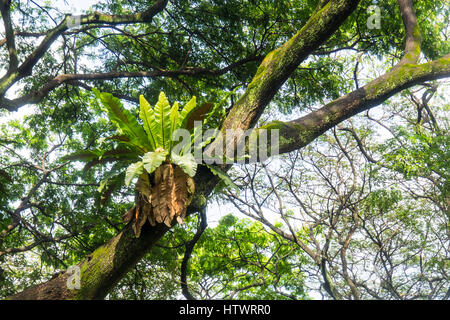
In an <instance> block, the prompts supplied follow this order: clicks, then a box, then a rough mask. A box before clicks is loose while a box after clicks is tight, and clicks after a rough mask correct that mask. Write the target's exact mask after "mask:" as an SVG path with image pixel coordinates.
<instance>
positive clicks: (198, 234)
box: [181, 207, 208, 300]
mask: <svg viewBox="0 0 450 320" xmlns="http://www.w3.org/2000/svg"><path fill="white" fill-rule="evenodd" d="M207 226H208V224H207V221H206V207H205V208H203V209H202V210H201V211H200V225H199V227H198V229H197V232H196V233H195V235H194V237H193V238H192V240H191V241H189V242H188V243H187V244H186V251H185V252H184V257H183V261H182V262H181V290H182V292H183V295H184V296H185V297H186V299H187V300H196V299H195V298H194V296H193V295H192V294H191V293H190V292H189V288H188V284H187V267H188V263H189V258H190V257H191V254H192V251H193V250H194V247H195V244H196V243H197V241H198V240H199V239H200V237H201V236H202V234H203V231H205V229H206V227H207Z"/></svg>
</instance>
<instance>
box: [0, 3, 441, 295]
mask: <svg viewBox="0 0 450 320" xmlns="http://www.w3.org/2000/svg"><path fill="white" fill-rule="evenodd" d="M371 4H372V2H371V1H357V0H338V1H322V0H321V1H276V2H273V1H244V2H243V1H227V2H222V1H159V0H158V1H155V2H154V3H150V4H149V3H147V1H106V2H100V3H98V4H96V5H95V6H94V7H93V8H92V10H89V11H87V12H86V13H85V14H83V15H81V16H79V17H77V18H76V19H75V18H74V17H71V16H69V15H66V14H65V13H64V12H61V10H60V9H59V7H58V6H56V5H49V4H44V3H40V2H37V1H10V0H2V1H1V2H0V9H1V10H0V11H1V15H2V22H3V27H4V28H3V29H2V30H1V31H3V32H2V35H3V36H4V38H3V39H1V40H0V54H1V55H2V59H1V60H0V63H1V64H0V67H1V68H2V71H3V73H2V75H1V78H0V112H1V115H2V117H4V119H6V120H5V121H2V125H1V129H0V148H1V153H0V183H1V185H0V208H1V212H2V215H1V217H0V229H1V230H3V231H2V233H1V235H0V237H1V240H0V241H1V243H0V261H1V262H2V264H1V269H0V271H1V272H0V279H1V282H0V290H1V292H2V296H4V297H7V296H10V295H13V294H16V293H17V295H14V296H12V298H30V299H67V298H75V299H77V298H81V299H90V298H104V297H105V296H106V295H107V294H108V293H109V294H110V297H112V298H170V297H175V296H177V295H179V294H180V291H181V292H182V293H184V294H185V296H186V297H188V298H200V297H204V298H210V297H232V298H244V297H249V298H258V297H268V298H272V297H273V298H281V297H284V298H294V299H300V298H305V297H307V296H308V295H310V296H311V295H312V296H314V294H315V293H314V292H316V293H321V294H324V295H325V296H326V297H328V298H335V299H340V298H349V299H360V298H394V299H403V298H444V297H448V294H449V293H448V292H447V291H446V289H447V288H446V287H445V283H446V281H447V282H448V275H447V271H446V269H448V205H449V201H448V172H447V171H448V167H449V166H448V151H447V150H448V148H445V146H446V145H447V144H446V143H447V142H448V138H447V137H448V134H447V133H448V123H447V122H446V121H447V120H446V119H445V114H444V112H445V111H448V105H445V103H446V101H445V99H443V100H442V99H441V100H439V99H437V98H436V96H438V95H439V92H445V91H444V89H445V88H446V87H445V83H444V84H443V83H442V82H441V81H436V80H438V79H441V78H446V77H448V76H449V74H450V67H449V66H450V64H449V59H450V57H449V50H448V49H449V43H448V41H447V37H448V29H447V21H448V14H449V13H448V9H447V8H446V6H445V3H444V2H440V1H414V2H413V1H410V0H398V1H397V2H394V1H380V2H379V3H378V5H379V7H380V10H381V13H382V20H381V24H380V27H381V28H380V29H369V28H368V27H367V24H366V22H367V19H368V17H369V15H370V13H368V11H367V7H368V6H369V5H371ZM238 86H242V88H243V89H242V90H240V91H238V97H236V98H234V97H232V98H231V102H230V103H229V105H228V106H227V107H226V108H225V110H224V112H225V113H226V118H225V120H224V121H223V123H222V125H221V127H220V130H223V131H224V130H226V129H231V128H233V129H237V128H239V129H244V130H245V129H248V128H253V127H257V128H258V127H259V128H265V129H279V130H280V138H281V139H280V151H281V153H282V154H284V155H283V156H282V157H281V158H280V159H275V160H273V162H272V166H271V164H270V163H264V164H261V165H247V166H242V167H241V166H239V167H237V166H233V168H231V169H230V168H229V167H224V168H222V169H225V170H229V172H230V173H231V174H232V176H233V177H235V180H236V181H235V183H236V184H237V185H238V186H239V187H240V189H241V192H240V193H239V194H238V193H237V192H235V191H232V190H228V189H226V188H225V189H223V188H222V189H216V190H215V191H216V193H215V195H216V197H219V198H220V197H221V198H222V201H224V200H223V199H225V200H226V201H227V203H234V204H236V207H237V208H238V210H240V211H242V213H244V214H246V215H249V216H251V217H252V218H254V219H256V220H258V221H259V222H258V223H257V224H255V223H254V222H248V221H246V220H244V221H237V220H235V219H236V218H233V217H227V218H224V219H223V220H222V221H221V222H220V223H219V224H218V225H217V226H216V227H214V228H211V229H206V230H205V231H202V230H203V229H204V227H205V219H202V218H201V217H202V214H198V215H194V213H197V212H203V213H204V211H205V206H206V204H211V201H212V199H213V196H212V192H213V191H214V189H215V188H216V187H217V184H218V183H219V181H220V180H219V178H218V177H217V176H216V175H214V174H213V173H211V171H210V170H209V169H208V168H207V167H205V166H200V167H199V169H198V171H197V174H196V176H195V178H194V180H195V183H196V186H197V188H196V194H195V195H194V201H193V202H192V204H191V206H190V207H189V208H188V215H191V219H192V220H191V221H190V222H189V221H188V223H187V225H186V226H185V227H180V226H173V227H172V228H169V227H167V226H165V225H164V224H159V225H157V226H155V227H151V226H150V225H147V224H146V225H145V226H144V227H143V229H142V233H141V236H140V237H139V238H136V237H135V235H134V232H133V230H132V227H131V224H127V225H125V226H124V225H123V224H122V220H121V216H122V214H123V213H124V212H125V211H126V210H127V209H129V208H130V207H132V206H133V203H134V190H133V189H132V188H127V187H125V186H122V187H121V188H120V189H118V190H115V191H114V192H112V190H111V194H110V198H109V201H107V202H106V203H105V204H104V206H102V205H101V195H100V193H99V192H97V189H98V188H99V187H102V188H103V189H104V186H105V183H106V185H107V181H108V178H109V173H110V171H111V166H112V164H108V163H107V164H106V165H103V166H95V167H92V168H83V167H82V166H80V164H79V163H78V162H70V161H67V160H63V159H64V158H63V156H65V155H67V154H69V153H73V152H77V151H83V150H87V149H93V148H97V147H99V146H100V143H101V141H102V139H101V138H105V137H108V136H111V135H113V134H114V133H113V132H114V128H113V127H112V125H111V124H110V122H109V121H108V120H106V119H104V118H103V117H102V115H101V114H100V113H99V111H98V109H96V108H95V107H94V108H93V107H92V106H95V105H96V99H95V96H94V95H93V94H92V92H91V89H92V88H93V87H96V88H99V90H101V91H104V92H110V93H112V94H114V95H115V96H117V97H118V98H120V99H122V100H123V101H127V102H128V104H127V107H128V109H129V110H130V112H131V113H134V114H135V115H136V116H137V114H138V107H137V102H138V97H139V95H140V94H144V96H145V97H146V98H147V99H149V100H150V103H151V104H152V105H154V103H155V102H156V99H157V97H158V94H159V92H160V91H164V92H165V93H166V94H167V96H168V97H169V99H170V100H171V101H175V100H178V101H180V102H183V104H184V103H185V102H187V101H188V100H189V99H190V97H191V96H192V95H196V96H197V97H198V99H199V100H200V102H201V103H203V102H210V101H213V102H217V101H219V100H220V99H221V98H222V97H223V96H224V93H226V92H231V91H233V90H234V89H236V88H237V87H238ZM442 86H444V87H442ZM440 88H444V89H440ZM396 94H397V95H396ZM394 95H396V96H395V98H393V99H390V98H392V97H393V96H394ZM400 98H401V99H400ZM389 99H390V100H389ZM405 99H408V101H405ZM380 104H383V108H382V110H379V108H377V109H375V110H374V111H372V110H370V109H371V108H373V107H375V106H378V105H380ZM369 110H370V111H369ZM16 111H19V112H20V113H24V112H25V111H27V112H26V116H25V118H24V120H23V121H21V120H14V119H11V116H14V112H16ZM412 112H413V113H412ZM274 119H277V120H274ZM379 128H383V130H387V131H388V132H392V139H390V140H387V139H386V135H384V136H381V137H377V132H380V131H379ZM383 132H386V131H383ZM280 164H281V165H280ZM274 167H275V168H274ZM278 167H279V168H281V169H278ZM84 169H88V170H84ZM219 187H220V184H219ZM106 191H108V189H107V190H106ZM209 208H211V206H209ZM212 208H214V207H212ZM269 211H271V212H272V213H271V214H270V215H269ZM206 212H207V215H210V212H209V210H208V209H207V211H206ZM196 216H198V217H199V218H198V224H199V229H198V231H196V232H195V234H196V235H197V236H195V235H194V231H193V230H196V229H197V228H196V218H195V217H196ZM203 216H205V215H204V214H203ZM276 217H278V221H277V218H276ZM256 230H258V231H256ZM260 230H261V231H260ZM262 230H265V231H264V232H263V231H262ZM202 232H203V234H202ZM191 237H194V240H198V241H197V244H196V245H195V247H194V246H193V245H194V242H193V241H191V240H192V238H191ZM223 239H231V241H230V240H229V241H228V242H229V243H230V244H231V245H230V246H228V243H224V240H223ZM210 240H212V241H210ZM214 244H217V246H215V245H214ZM261 248H264V250H262V249H261ZM150 250H151V251H150ZM185 251H186V252H187V253H189V251H191V252H190V254H187V255H186V254H184V253H186V252H185ZM220 254H222V255H223V256H222V257H221V256H220ZM182 256H183V257H182ZM184 257H186V258H184ZM189 257H190V259H188V258H189ZM221 259H224V260H221ZM220 261H224V262H223V264H220ZM369 262H370V263H369ZM75 264H78V265H79V266H80V268H81V271H82V281H81V284H82V287H81V289H80V290H69V289H68V288H67V286H66V279H67V277H68V274H67V273H64V270H66V269H67V267H69V266H71V265H75ZM133 268H134V269H133ZM57 270H63V272H62V273H57V274H54V272H55V271H57ZM172 271H175V272H172ZM52 274H53V276H52ZM174 274H179V275H180V282H181V285H180V284H179V283H175V281H177V280H176V278H175V279H174ZM256 275H257V276H256ZM250 277H252V278H253V279H255V281H251V280H250ZM294 277H295V281H293V280H292V279H293V278H294ZM45 280H48V281H45ZM120 280H122V281H121V282H120ZM42 281H45V282H42ZM41 282H42V283H41ZM38 283H41V284H39V285H36V286H32V287H30V285H32V284H38ZM118 283H119V284H118ZM28 287H29V288H28ZM25 288H28V289H26V290H24V291H22V290H23V289H25ZM129 288H131V290H130V289H129ZM177 290H180V291H177ZM21 291H22V292H21Z"/></svg>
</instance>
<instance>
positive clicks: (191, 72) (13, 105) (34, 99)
mask: <svg viewBox="0 0 450 320" xmlns="http://www.w3.org/2000/svg"><path fill="white" fill-rule="evenodd" d="M261 59H262V57H261V56H258V55H254V56H250V57H247V58H244V59H241V60H239V61H236V62H234V63H232V64H230V65H228V66H226V67H223V68H221V69H207V68H195V67H184V68H182V69H178V70H162V69H159V70H153V71H132V72H129V71H111V72H104V73H87V74H61V75H59V76H56V77H55V78H53V79H51V80H50V81H48V82H47V83H46V84H45V85H43V86H42V87H41V88H40V89H38V90H35V91H32V92H30V93H28V94H25V95H24V96H22V97H20V98H16V99H13V100H10V99H3V100H0V108H5V109H7V110H9V111H16V110H18V109H19V108H20V107H21V106H23V105H25V104H33V103H38V102H40V101H41V100H42V99H44V98H45V97H46V96H47V95H48V93H49V92H51V91H52V90H54V89H55V88H57V87H58V86H60V85H61V84H63V83H72V84H73V83H74V84H76V85H79V86H82V87H85V88H88V87H89V86H86V85H84V84H82V83H80V82H79V81H80V80H112V79H119V78H157V77H172V78H176V77H178V76H191V77H200V76H205V77H208V76H220V75H223V74H225V73H227V72H228V71H230V70H232V69H234V68H238V67H240V66H242V65H244V64H246V63H249V62H254V61H261ZM119 98H120V97H119ZM127 100H130V97H128V99H127Z"/></svg>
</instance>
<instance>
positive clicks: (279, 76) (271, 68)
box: [208, 0, 359, 150]
mask: <svg viewBox="0 0 450 320" xmlns="http://www.w3.org/2000/svg"><path fill="white" fill-rule="evenodd" d="M358 3H359V0H337V1H330V2H328V3H327V4H326V5H325V6H323V7H322V8H321V9H320V10H318V11H317V12H316V13H314V14H313V15H312V16H311V18H310V19H309V20H308V21H307V22H306V24H305V25H304V26H303V28H301V29H300V31H298V32H297V33H296V34H295V35H294V36H293V37H292V38H291V39H289V41H287V42H286V43H285V44H283V45H282V46H281V47H279V48H277V49H275V50H273V51H272V52H270V53H269V54H268V55H267V56H266V57H265V58H264V60H263V62H262V63H261V65H260V66H259V68H258V70H257V72H256V75H255V76H254V78H253V80H252V82H251V83H250V84H249V85H248V87H247V89H246V91H245V93H244V94H243V95H242V97H241V98H240V99H239V100H238V101H237V102H236V104H235V105H234V107H233V109H232V110H231V111H230V113H229V115H228V116H227V118H226V119H225V121H224V124H223V126H222V132H223V134H224V135H225V132H226V130H228V129H242V130H247V129H249V128H252V127H253V126H254V125H255V124H256V122H257V121H258V119H259V117H260V116H261V114H262V112H263V111H264V109H265V108H266V106H267V105H268V104H269V102H270V101H271V100H272V98H273V97H274V95H275V93H276V92H277V91H278V89H279V88H280V87H281V85H282V84H283V83H284V82H285V81H286V80H287V79H288V78H289V76H290V75H291V74H292V72H293V71H294V70H295V69H296V68H297V67H298V66H299V64H300V63H301V62H302V61H303V60H304V59H305V58H306V57H308V56H309V55H310V54H311V53H312V52H313V51H314V50H316V49H317V48H318V47H319V46H320V45H321V44H322V43H323V42H324V41H325V40H326V39H328V38H329V37H330V35H332V34H333V33H334V32H335V31H336V30H337V28H338V27H339V26H340V25H341V23H342V22H343V21H344V20H345V19H346V18H347V17H348V16H349V15H350V13H351V12H353V11H354V10H355V8H356V6H357V5H358ZM240 138H241V137H239V136H236V137H234V139H233V140H234V141H230V143H236V142H238V141H239V140H240ZM217 143H221V142H215V143H212V144H211V145H210V146H209V147H208V148H209V150H214V149H215V148H216V144H217Z"/></svg>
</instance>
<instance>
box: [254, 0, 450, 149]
mask: <svg viewBox="0 0 450 320" xmlns="http://www.w3.org/2000/svg"><path fill="white" fill-rule="evenodd" d="M398 3H399V7H400V11H401V13H402V18H403V22H404V25H405V30H406V45H405V53H404V55H403V57H402V59H401V60H400V61H399V63H398V64H397V65H395V66H394V67H393V68H392V69H391V70H390V71H389V72H387V73H386V74H384V75H382V76H380V77H378V78H376V79H374V80H372V81H371V82H369V83H368V84H366V85H365V86H364V87H362V88H359V89H357V90H355V91H353V92H351V93H349V94H347V95H345V96H342V97H340V98H338V99H336V100H334V101H332V102H330V103H328V104H327V105H325V106H324V107H322V108H320V109H319V110H317V111H314V112H311V113H309V114H308V115H306V116H304V117H301V118H299V119H296V120H293V121H290V122H281V121H274V122H272V123H270V124H268V125H266V126H264V127H263V128H264V129H278V130H280V138H281V140H280V146H279V149H280V153H286V152H290V151H293V150H297V149H300V148H302V147H304V146H306V145H307V144H309V143H310V142H311V141H313V140H314V139H315V138H316V137H318V136H320V135H321V134H323V133H324V132H325V131H327V130H328V129H330V128H332V127H334V126H335V125H336V124H338V123H340V122H342V121H344V120H346V119H348V118H350V117H352V116H354V115H355V114H357V113H359V112H362V111H364V110H368V109H370V108H372V107H374V106H377V105H379V104H380V103H382V102H383V101H385V100H387V99H389V98H390V97H392V96H393V95H394V94H396V93H398V92H400V91H402V90H404V89H407V88H410V87H412V86H414V85H417V84H419V83H422V82H424V81H429V80H436V79H440V78H445V77H449V76H450V54H447V55H445V56H444V57H442V58H440V59H437V60H434V61H431V62H428V63H424V64H420V65H417V64H416V62H417V60H418V58H419V56H420V41H421V34H420V30H419V26H418V24H417V19H416V16H415V14H414V10H413V6H412V1H410V0H398Z"/></svg>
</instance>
